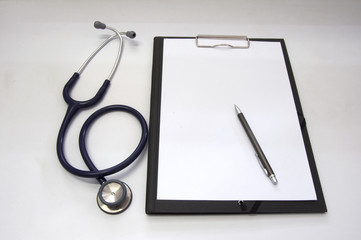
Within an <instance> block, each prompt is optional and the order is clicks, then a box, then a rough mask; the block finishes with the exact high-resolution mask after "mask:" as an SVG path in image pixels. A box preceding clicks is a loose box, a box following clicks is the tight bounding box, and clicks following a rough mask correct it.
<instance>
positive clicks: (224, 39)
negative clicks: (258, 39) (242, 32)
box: [196, 35, 250, 49]
mask: <svg viewBox="0 0 361 240" xmlns="http://www.w3.org/2000/svg"><path fill="white" fill-rule="evenodd" d="M200 40H202V42H203V43H200ZM242 43H243V44H242ZM196 45H197V47H200V48H216V47H230V48H238V49H247V48H249V47H250V41H249V38H248V37H247V36H234V35H198V36H197V37H196Z"/></svg>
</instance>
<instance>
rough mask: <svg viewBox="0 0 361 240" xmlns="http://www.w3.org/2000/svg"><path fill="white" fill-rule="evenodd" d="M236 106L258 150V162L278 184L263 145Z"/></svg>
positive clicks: (249, 136) (245, 128)
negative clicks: (262, 147)
mask: <svg viewBox="0 0 361 240" xmlns="http://www.w3.org/2000/svg"><path fill="white" fill-rule="evenodd" d="M234 107H235V108H236V113H237V116H238V118H239V120H240V121H241V123H242V126H243V128H244V130H245V131H246V133H247V136H248V138H249V140H250V141H251V143H252V145H253V148H254V149H255V150H256V157H257V159H258V162H259V164H260V166H261V168H262V169H263V171H264V172H265V174H266V176H267V177H269V179H270V180H271V182H272V183H273V184H275V185H276V184H277V182H278V181H277V178H276V175H275V173H274V172H273V170H272V168H271V165H270V164H269V162H268V161H267V158H266V156H265V155H264V153H263V151H262V149H261V146H260V145H259V143H258V141H257V139H256V137H255V136H254V134H253V132H252V130H251V127H250V126H249V125H248V123H247V120H246V118H245V117H244V115H243V113H242V112H241V110H240V109H239V107H237V105H234Z"/></svg>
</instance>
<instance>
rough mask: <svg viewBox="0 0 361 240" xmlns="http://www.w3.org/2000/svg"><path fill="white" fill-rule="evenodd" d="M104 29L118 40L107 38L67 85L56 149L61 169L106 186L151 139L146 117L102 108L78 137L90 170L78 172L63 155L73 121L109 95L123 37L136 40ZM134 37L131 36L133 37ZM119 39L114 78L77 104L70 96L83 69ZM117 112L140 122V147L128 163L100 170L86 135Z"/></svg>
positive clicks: (119, 108)
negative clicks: (65, 140) (98, 122)
mask: <svg viewBox="0 0 361 240" xmlns="http://www.w3.org/2000/svg"><path fill="white" fill-rule="evenodd" d="M94 26H95V27H96V28H99V22H96V23H95V24H94ZM101 26H102V27H101V28H102V29H104V28H107V29H110V30H112V31H115V32H116V35H115V36H111V37H110V38H108V39H107V40H106V41H105V42H104V43H103V44H102V45H101V46H100V47H99V48H98V49H97V50H96V51H95V52H94V53H93V54H92V55H91V56H90V57H89V58H88V60H87V61H86V62H85V63H84V64H83V66H82V67H81V68H80V69H79V71H78V72H75V73H74V74H73V76H72V77H71V78H70V79H69V81H68V82H67V83H66V85H65V86H64V89H63V97H64V100H65V102H66V103H67V104H68V109H67V111H66V114H65V117H64V119H63V122H62V124H61V127H60V130H59V134H58V138H57V145H56V149H57V155H58V158H59V162H60V163H61V165H62V166H63V167H64V168H65V169H66V170H67V171H68V172H70V173H72V174H74V175H76V176H79V177H84V178H96V179H97V181H98V182H99V183H100V184H103V183H105V182H106V179H105V176H108V175H111V174H114V173H116V172H119V171H121V170H122V169H124V168H126V167H127V166H129V165H130V164H131V163H132V162H134V161H135V160H136V159H137V157H138V156H139V155H140V154H141V152H142V150H143V149H144V147H145V145H146V142H147V138H148V127H147V123H146V121H145V119H144V117H143V116H142V114H140V113H139V112H138V111H137V110H136V109H134V108H132V107H129V106H125V105H111V106H107V107H104V108H101V109H99V110H97V111H96V112H94V113H93V114H92V115H91V116H90V117H89V118H88V119H87V120H86V121H85V123H84V125H83V127H82V129H81V131H80V136H79V147H80V152H81V155H82V157H83V160H84V162H85V164H86V165H87V167H88V168H89V170H81V169H78V168H75V167H73V166H72V165H71V164H70V163H69V162H68V160H67V159H66V157H65V154H64V139H65V136H66V133H67V129H68V127H69V125H70V123H71V122H72V120H73V119H74V117H75V116H76V115H77V114H78V113H79V112H80V111H81V110H83V109H86V108H89V107H92V106H94V105H96V104H97V103H98V102H100V101H101V99H102V98H103V96H104V94H105V93H106V91H107V89H108V87H109V85H110V79H111V78H112V76H113V74H114V70H115V69H116V67H117V65H118V63H119V59H120V55H121V50H122V36H121V34H125V35H126V36H128V35H129V36H128V37H130V38H134V37H135V33H134V32H127V33H119V32H118V31H116V30H115V29H113V28H110V27H106V26H105V24H104V25H101ZM130 33H131V35H130ZM116 37H117V38H119V40H120V46H119V51H118V56H117V59H116V63H115V64H114V67H113V70H112V72H111V74H110V75H109V77H108V79H106V80H105V81H104V83H103V84H102V86H101V87H100V89H99V90H98V92H97V93H96V94H95V96H94V97H93V98H91V99H89V100H86V101H77V100H74V99H73V98H71V96H70V91H71V89H72V88H73V87H74V85H75V84H76V82H77V80H78V79H79V77H80V73H81V72H82V71H83V69H84V68H85V67H86V65H87V64H88V63H89V62H90V60H91V59H92V58H93V57H94V56H95V55H96V54H97V53H98V52H99V51H100V50H101V49H102V48H103V47H104V46H105V45H106V44H107V43H108V42H110V41H111V40H113V39H114V38H116ZM114 111H122V112H126V113H129V114H131V115H133V116H134V117H135V118H137V119H138V121H139V123H140V125H141V128H142V135H141V138H140V141H139V144H138V146H137V147H136V148H135V150H134V151H133V153H131V154H130V155H129V157H127V158H126V159H125V160H123V161H122V162H120V163H119V164H117V165H115V166H113V167H109V168H106V169H101V170H99V169H98V168H97V167H96V166H95V164H94V163H93V161H92V160H91V158H90V156H89V154H88V151H87V148H86V144H85V137H86V134H87V131H88V130H89V127H90V126H91V125H92V123H93V122H94V121H95V120H97V119H98V118H99V117H101V116H103V115H104V114H106V113H109V112H114Z"/></svg>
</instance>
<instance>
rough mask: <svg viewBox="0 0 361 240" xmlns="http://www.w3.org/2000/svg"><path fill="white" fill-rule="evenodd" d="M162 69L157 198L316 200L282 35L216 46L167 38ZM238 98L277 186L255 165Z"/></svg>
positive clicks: (191, 40)
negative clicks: (238, 45)
mask: <svg viewBox="0 0 361 240" xmlns="http://www.w3.org/2000/svg"><path fill="white" fill-rule="evenodd" d="M162 72H163V75H162V96H161V100H162V106H161V113H160V136H159V162H158V188H157V191H158V192H157V194H158V195H157V196H158V199H173V200H281V201H282V200H315V199H316V194H315V190H314V185H313V182H312V176H311V172H310V167H309V164H308V159H307V155H306V150H305V147H304V143H303V138H302V133H301V129H300V127H299V120H298V116H297V111H296V107H295V104H294V98H293V95H292V90H291V86H290V80H289V76H288V73H287V67H286V63H285V59H284V55H283V51H282V47H281V44H280V43H279V42H255V41H252V42H251V46H250V48H249V49H229V48H216V49H213V48H198V47H197V46H196V45H195V40H194V39H165V41H164V52H163V68H162ZM235 103H236V104H238V105H239V106H240V108H241V110H242V111H243V113H244V115H245V117H246V119H247V121H248V123H249V124H250V126H251V129H252V131H253V133H254V134H255V136H256V138H257V140H258V142H259V143H260V145H261V147H262V150H263V151H264V153H265V155H266V157H267V158H268V161H269V162H270V165H271V166H272V169H273V171H274V172H275V174H276V176H277V179H278V184H277V185H273V184H272V183H271V181H270V180H269V179H267V177H266V176H265V174H264V172H263V170H262V169H261V168H260V165H259V163H258V160H257V158H256V156H255V150H254V148H253V147H252V145H251V142H250V140H249V138H248V137H247V135H246V132H245V131H244V129H243V127H242V124H241V123H240V122H239V119H238V118H237V114H236V111H235V109H234V104H235Z"/></svg>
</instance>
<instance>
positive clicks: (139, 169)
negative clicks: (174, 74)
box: [0, 0, 361, 239]
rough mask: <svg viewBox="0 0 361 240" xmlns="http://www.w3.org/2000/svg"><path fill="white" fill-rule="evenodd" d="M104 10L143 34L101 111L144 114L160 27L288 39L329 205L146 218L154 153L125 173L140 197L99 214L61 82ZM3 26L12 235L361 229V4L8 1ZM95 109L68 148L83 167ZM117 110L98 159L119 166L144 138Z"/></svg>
mask: <svg viewBox="0 0 361 240" xmlns="http://www.w3.org/2000/svg"><path fill="white" fill-rule="evenodd" d="M95 20H101V21H104V22H106V23H107V24H109V25H111V26H113V27H116V28H117V29H119V30H134V31H136V32H137V34H138V36H137V38H136V39H135V40H134V41H126V42H125V46H124V54H123V58H122V62H121V64H120V66H119V68H118V71H117V73H116V75H115V77H114V80H113V82H112V85H111V87H110V89H109V91H108V93H107V95H106V97H105V98H104V100H103V101H102V103H101V104H100V105H99V106H97V108H99V107H100V106H105V105H109V104H113V103H121V104H128V105H131V106H133V107H135V108H137V109H138V110H139V111H141V112H142V113H143V114H144V116H145V118H146V119H149V107H150V101H149V99H150V86H151V69H152V46H153V37H154V36H157V35H165V36H167V35H169V36H194V35H196V34H201V33H203V34H247V35H248V36H249V37H275V38H284V39H285V40H286V45H287V49H288V53H289V56H290V59H291V64H292V68H293V71H294V75H295V79H296V83H297V87H298V92H299V95H300V99H301V103H302V106H303V110H304V114H305V117H306V120H307V127H308V130H309V134H310V139H311V142H312V147H313V152H314V155H315V159H316V164H317V168H318V172H319V175H320V179H321V183H322V187H323V191H324V195H325V199H326V204H327V207H328V213H326V214H284V215H197V216H147V215H146V214H145V212H144V209H145V190H146V173H147V153H146V152H145V153H144V154H143V155H142V157H141V158H139V159H138V160H137V162H136V163H135V164H133V165H132V166H131V167H130V168H129V169H128V170H126V171H124V172H121V173H119V174H116V176H115V177H116V178H120V179H122V180H124V181H125V182H127V183H128V184H129V185H130V187H131V188H132V190H133V193H134V199H133V202H132V204H131V206H130V208H129V209H128V210H127V211H126V212H124V213H123V214H121V215H117V216H110V215H106V214H104V213H103V212H101V211H100V210H99V209H98V207H97V206H96V201H95V197H96V193H97V191H98V187H99V185H98V184H96V183H94V181H92V180H84V179H80V178H76V177H74V176H72V175H71V174H69V173H68V172H66V171H65V170H64V169H63V168H62V167H61V166H60V164H59V162H58V160H57V156H56V151H55V143H56V137H57V132H58V129H59V127H60V124H61V121H62V118H63V116H64V114H65V111H66V104H65V102H64V100H63V99H62V95H61V91H62V88H63V86H64V84H65V83H66V81H67V80H68V79H69V78H70V76H71V75H72V74H73V72H74V71H76V70H77V69H78V68H79V67H80V65H81V64H82V62H83V61H84V60H85V59H86V57H87V56H88V55H89V54H90V52H91V51H92V50H93V49H94V48H95V47H97V46H98V44H99V43H100V42H101V40H102V39H103V37H104V34H108V32H105V31H104V32H102V31H101V30H95V29H93V28H92V23H93V22H94V21H95ZM0 30H1V34H0V104H1V106H0V116H1V118H0V121H1V124H0V157H1V158H0V169H1V177H2V181H1V183H0V189H1V195H0V196H1V198H0V203H1V204H0V236H1V238H2V239H100V238H101V239H121V238H122V239H219V238H223V239H265V238H267V239H269V238H274V239H289V238H293V239H306V238H315V239H340V238H344V239H360V237H361V232H360V229H359V217H360V215H361V207H360V202H361V190H360V187H359V185H360V174H359V172H360V169H361V161H360V156H361V144H360V143H361V124H360V122H361V110H360V104H361V97H360V91H361V80H360V76H361V51H360V50H361V3H360V2H359V1H335V0H333V1H315V0H309V1H308V0H307V1H306V0H305V1H295V0H293V1H227V0H223V1H196V0H185V1H169V0H167V1H161V0H158V1H155V0H154V1H145V0H138V1H120V0H118V1H115V0H114V1H91V0H87V1H74V0H71V1H70V0H69V1H61V0H58V1H52V2H51V1H0ZM114 43H115V42H114ZM115 49H116V44H112V45H111V46H109V47H108V48H107V49H105V51H104V52H103V53H102V54H101V55H100V56H99V57H98V58H96V59H95V61H94V62H93V63H92V64H90V65H89V68H88V69H86V70H85V72H84V74H83V75H82V78H81V79H80V81H79V83H78V84H77V86H76V88H75V89H74V91H73V92H72V96H74V97H76V98H77V99H87V98H89V97H91V96H93V95H94V93H95V91H96V90H97V89H98V87H99V85H100V84H101V83H102V81H103V80H104V79H105V78H106V76H107V74H108V72H109V70H110V68H111V66H112V64H113V59H114V57H115V52H114V50H115ZM91 112H92V110H89V111H86V112H84V113H83V114H80V115H79V116H78V118H77V119H76V121H75V122H74V124H73V125H72V128H71V129H70V132H69V134H68V136H69V137H68V138H67V143H66V152H67V156H68V157H69V159H71V162H72V164H74V165H75V166H77V167H79V168H85V167H84V164H83V163H82V161H81V160H80V154H79V152H78V146H77V135H78V132H79V128H80V126H81V124H82V122H83V121H84V120H85V119H86V117H87V116H88V115H89V114H90V113H91ZM117 117H118V116H117V115H113V114H111V115H109V117H105V118H104V119H102V120H100V121H99V123H97V124H96V125H95V126H94V128H93V129H92V130H91V132H90V133H89V139H88V145H89V149H91V150H90V154H91V155H92V156H94V157H93V158H94V159H95V162H96V163H98V162H99V163H98V164H97V165H99V167H105V166H110V165H112V164H114V163H117V162H118V161H119V160H120V159H121V157H123V155H124V156H125V155H126V154H127V153H129V152H130V151H131V150H132V148H133V145H134V144H136V141H137V137H138V136H137V134H138V135H139V132H138V133H137V131H139V129H138V128H137V125H134V126H133V125H132V124H130V123H132V121H127V117H125V116H124V117H119V119H118V118H117ZM123 119H124V120H123ZM128 120H130V119H128ZM107 121H108V122H107ZM121 121H125V124H126V127H122V125H121V124H120V123H123V122H121ZM103 123H104V125H103ZM114 132H115V133H116V134H113V133H114ZM123 142H124V144H128V145H123Z"/></svg>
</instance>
